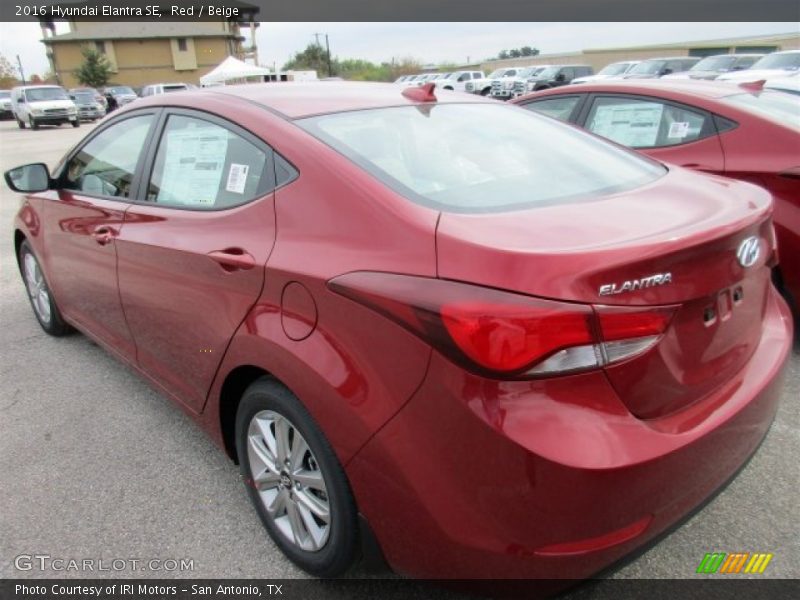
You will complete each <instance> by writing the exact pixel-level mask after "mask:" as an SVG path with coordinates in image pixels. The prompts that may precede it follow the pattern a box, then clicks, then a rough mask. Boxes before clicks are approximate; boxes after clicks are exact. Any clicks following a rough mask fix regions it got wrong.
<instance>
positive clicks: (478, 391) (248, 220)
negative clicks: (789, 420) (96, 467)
mask: <svg viewBox="0 0 800 600" xmlns="http://www.w3.org/2000/svg"><path fill="white" fill-rule="evenodd" d="M6 181H7V182H8V184H9V186H10V187H11V188H12V189H14V190H16V191H18V192H22V193H24V194H25V197H24V198H23V201H22V206H21V209H20V211H19V213H18V216H17V218H16V220H15V228H14V243H15V246H16V250H17V256H18V258H19V266H20V272H21V274H22V277H23V281H24V282H25V285H26V288H27V291H28V295H29V297H30V301H31V305H32V307H33V312H34V315H35V316H36V318H37V319H38V321H39V323H40V324H41V326H42V327H43V329H44V330H45V331H46V332H47V333H49V334H52V335H56V336H58V335H63V334H65V333H67V332H68V331H69V329H70V328H71V327H74V328H76V329H78V330H80V331H82V332H84V333H85V334H86V335H88V336H90V337H91V338H92V339H94V340H96V341H97V342H99V343H100V344H102V345H103V346H104V347H106V348H107V349H108V350H109V351H111V352H113V353H114V354H115V355H116V356H117V357H118V358H119V359H120V360H122V361H124V362H125V363H127V364H129V365H131V366H132V368H134V369H135V370H136V371H138V372H139V373H140V374H141V375H142V376H144V377H145V378H146V379H147V380H149V381H150V382H152V383H153V385H155V386H157V388H158V389H160V390H162V391H163V392H164V393H165V394H166V395H167V396H169V397H170V398H171V399H172V400H174V401H175V402H176V403H178V404H179V405H180V406H181V407H182V408H183V409H184V410H185V411H186V412H187V413H188V414H189V415H191V416H192V417H193V418H194V419H196V421H198V422H199V423H200V424H201V426H202V427H203V428H204V429H205V430H206V431H208V432H209V433H210V435H211V436H212V437H213V439H214V440H215V441H216V442H218V443H219V445H220V446H221V447H222V448H224V449H225V450H226V451H227V452H228V453H229V455H230V456H231V457H232V458H233V459H234V460H237V461H238V462H239V463H240V468H241V471H242V475H243V477H244V479H245V481H246V482H247V484H248V485H247V490H248V493H249V494H250V497H251V499H252V501H253V504H254V506H255V509H256V510H257V512H258V514H259V516H260V517H261V519H262V521H263V523H264V525H265V527H266V529H267V531H268V532H269V534H270V535H271V536H272V538H273V540H274V541H275V543H276V544H277V545H278V546H279V547H280V548H281V549H282V550H283V552H285V553H286V555H287V556H289V557H290V558H291V559H292V560H293V561H295V562H296V563H297V564H298V565H300V566H301V567H302V568H304V569H306V570H307V571H309V572H310V573H313V574H316V575H321V576H335V575H339V574H341V573H343V572H344V571H345V570H346V569H347V568H348V567H349V566H350V565H351V564H352V563H353V562H354V561H355V560H356V558H357V557H358V555H359V553H360V552H361V551H362V548H368V547H371V546H374V544H369V543H364V542H362V540H365V539H366V540H377V547H379V548H380V550H381V551H382V555H383V556H385V558H386V559H387V560H388V563H389V564H390V565H391V566H392V567H393V568H394V569H396V570H397V571H399V572H401V573H405V574H408V575H413V576H417V577H429V578H439V577H448V578H459V579H473V578H583V577H588V576H590V575H592V574H593V573H596V572H597V571H598V570H600V569H602V568H604V567H606V566H607V565H609V564H611V563H613V562H614V561H616V560H617V559H619V558H620V557H622V556H624V555H625V554H627V553H629V552H630V551H632V550H633V549H635V548H637V547H640V546H641V545H642V544H644V543H645V542H647V541H648V540H652V539H653V538H654V537H655V536H657V535H658V534H659V533H661V532H663V531H664V530H665V529H667V528H668V527H670V526H671V525H673V524H674V523H676V522H677V521H679V520H680V519H681V518H682V517H683V516H684V515H686V514H687V513H688V512H689V511H691V510H692V509H694V508H695V507H696V506H698V505H699V504H700V503H701V502H702V501H703V500H705V499H706V498H708V497H709V495H711V494H712V493H713V492H714V491H715V490H717V489H719V488H720V486H722V485H723V484H724V483H725V482H726V481H727V480H728V479H729V478H730V477H732V476H733V474H734V473H735V472H736V471H737V470H738V469H739V468H740V467H741V466H742V465H743V463H744V462H745V461H746V460H747V458H748V457H749V456H751V454H752V453H753V452H754V451H755V449H756V448H757V446H758V445H759V443H760V441H761V440H762V439H763V437H764V435H765V434H766V432H767V430H768V428H769V426H770V423H771V422H772V420H773V417H774V415H775V411H776V409H777V402H778V397H779V389H780V385H781V375H782V372H783V367H784V365H785V363H786V359H787V356H788V353H789V352H790V346H791V327H792V326H791V316H790V313H789V310H788V307H787V305H786V303H785V302H784V300H783V299H782V298H781V297H780V296H779V295H778V294H777V292H776V291H775V288H774V287H773V285H772V283H771V281H770V270H771V268H772V266H773V265H774V263H775V259H776V257H775V252H776V249H775V244H774V239H773V236H772V202H771V199H770V197H769V194H768V193H767V192H765V191H764V190H762V189H761V188H758V187H756V186H754V185H750V184H748V183H744V182H741V181H736V180H732V179H727V178H722V177H716V176H709V175H701V174H698V173H695V172H692V171H690V170H687V169H681V168H677V167H665V166H663V165H662V164H660V163H658V162H656V161H653V160H651V159H649V158H647V157H644V156H641V155H639V154H637V153H635V152H632V151H630V150H628V149H625V148H621V147H619V146H616V145H614V144H610V143H608V142H607V141H605V140H601V139H599V138H597V137H595V136H591V135H588V134H587V133H585V132H583V131H580V130H578V129H577V128H574V127H571V126H568V125H565V124H563V123H560V122H558V121H555V120H553V119H549V118H545V117H542V116H540V115H536V114H532V113H530V112H528V111H525V110H522V109H520V108H519V107H516V106H510V105H505V104H501V103H498V102H495V101H493V100H489V99H486V98H482V97H480V96H472V95H465V94H442V97H441V98H440V99H437V98H436V97H435V96H434V95H433V84H428V85H426V86H423V87H420V88H416V87H415V88H408V89H405V90H401V89H398V88H397V86H394V85H382V84H355V83H322V84H311V83H303V84H297V85H294V84H284V85H270V84H265V85H244V86H229V87H224V88H214V89H213V90H205V91H189V92H181V93H176V94H166V95H162V96H156V97H151V98H146V99H142V100H140V101H137V102H136V103H135V104H132V105H130V106H126V107H124V108H122V109H121V110H119V111H116V112H114V113H113V114H112V116H111V117H110V118H108V119H106V120H104V121H103V122H102V123H101V124H100V125H99V126H98V127H97V128H96V129H94V130H93V131H92V132H91V133H90V134H89V135H88V137H87V138H86V139H85V140H84V141H83V142H81V143H79V144H78V145H77V146H76V147H75V148H74V149H73V150H71V151H70V152H69V154H68V155H67V156H66V157H65V158H64V160H63V161H62V162H61V163H60V164H59V165H58V166H57V167H56V169H55V171H54V173H52V174H51V173H49V172H48V170H47V167H45V166H44V165H42V164H34V165H27V166H24V167H19V168H17V169H13V170H11V171H9V172H7V173H6ZM86 418H87V419H91V418H93V416H92V415H90V414H88V415H86ZM131 435H136V432H131ZM709 457H713V460H710V459H709ZM187 510H189V507H187Z"/></svg>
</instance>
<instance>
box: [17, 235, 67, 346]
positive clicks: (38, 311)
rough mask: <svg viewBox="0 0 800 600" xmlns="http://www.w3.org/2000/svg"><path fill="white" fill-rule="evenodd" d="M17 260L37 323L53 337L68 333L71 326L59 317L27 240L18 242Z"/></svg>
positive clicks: (37, 261)
mask: <svg viewBox="0 0 800 600" xmlns="http://www.w3.org/2000/svg"><path fill="white" fill-rule="evenodd" d="M18 260H19V268H20V271H21V273H22V279H23V281H24V282H25V288H26V289H27V291H28V299H29V300H30V302H31V307H32V308H33V314H34V315H35V316H36V320H37V321H39V325H41V326H42V329H44V330H45V332H47V333H49V334H50V335H52V336H55V337H60V336H62V335H66V334H67V333H69V332H70V331H71V327H70V326H69V325H67V324H66V323H65V322H64V319H63V318H62V317H61V313H60V312H59V310H58V306H56V303H55V301H54V300H53V294H52V292H51V291H50V287H49V286H48V285H47V281H46V280H45V278H44V273H42V268H41V267H40V266H39V260H38V259H37V258H36V255H35V254H34V253H33V250H32V249H31V247H30V244H28V242H27V240H26V241H24V242H22V244H20V247H19V256H18Z"/></svg>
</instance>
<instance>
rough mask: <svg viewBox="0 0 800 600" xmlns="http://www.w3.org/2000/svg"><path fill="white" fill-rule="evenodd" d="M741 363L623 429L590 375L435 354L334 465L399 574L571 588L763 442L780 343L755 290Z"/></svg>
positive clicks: (692, 503) (784, 340) (777, 313)
mask: <svg viewBox="0 0 800 600" xmlns="http://www.w3.org/2000/svg"><path fill="white" fill-rule="evenodd" d="M768 305H769V306H768V309H767V315H766V318H765V324H764V332H763V336H762V339H761V341H760V343H759V346H758V348H757V350H756V351H755V353H754V355H753V357H752V358H751V360H750V362H749V363H748V364H747V365H746V366H745V367H744V368H743V369H742V370H741V371H740V372H739V373H738V374H737V375H736V376H735V377H734V378H732V380H731V381H730V382H728V384H727V385H726V386H725V387H724V388H722V389H720V390H717V391H716V392H715V393H714V394H712V395H711V396H710V397H708V398H705V399H704V400H702V401H700V402H698V403H696V404H694V405H692V406H690V407H688V408H686V409H684V410H682V411H680V412H679V413H675V414H673V415H670V416H669V417H665V418H662V419H657V420H651V421H642V420H639V419H637V418H635V417H634V416H633V415H631V414H630V412H629V411H628V410H627V409H626V408H625V407H624V405H623V404H622V403H621V402H620V401H619V399H618V398H617V397H616V394H615V393H614V392H613V390H612V389H611V387H610V385H609V384H608V382H607V380H606V379H605V377H604V375H603V374H602V373H598V372H593V373H586V374H581V375H573V376H566V377H558V378H552V379H548V380H540V381H533V382H530V381H529V382H499V381H491V380H486V379H482V378H479V377H475V376H473V375H469V374H467V373H465V372H463V371H461V370H460V369H458V368H457V367H455V366H453V365H452V364H451V363H449V362H448V361H446V360H445V359H443V358H442V357H441V356H440V355H438V354H436V353H434V355H433V358H432V361H431V364H430V368H429V371H428V375H427V377H426V380H425V381H424V382H423V384H422V385H421V387H420V389H419V390H418V391H417V393H416V394H415V395H414V397H413V398H412V399H411V400H410V401H409V403H408V404H407V405H406V406H405V407H404V408H403V409H402V410H401V411H400V412H399V413H398V414H397V415H396V416H395V417H394V418H393V419H392V420H391V421H390V422H389V423H388V424H387V425H386V426H384V427H383V428H382V429H381V430H380V431H379V432H378V433H377V434H376V435H375V436H374V437H373V438H372V440H370V442H369V443H367V444H366V445H365V447H364V448H363V449H362V450H361V451H360V453H359V454H357V455H356V457H355V458H354V459H353V460H352V461H350V463H349V464H348V465H347V471H348V475H349V477H350V480H351V483H352V486H353V490H354V493H355V495H356V498H357V501H358V503H359V508H360V510H361V512H362V513H363V514H365V515H366V517H367V519H368V520H369V522H370V524H371V526H372V528H373V530H374V532H375V535H376V537H377V539H378V540H379V542H380V544H381V547H382V550H383V552H384V554H385V556H386V558H387V560H388V562H389V564H390V565H392V567H393V568H394V569H395V570H397V571H398V572H401V573H405V574H408V575H413V576H415V577H423V578H454V579H474V578H493V579H500V578H521V579H530V578H548V579H552V578H568V579H582V578H586V577H589V576H591V575H592V574H595V573H597V572H598V571H600V570H602V569H603V568H605V567H607V566H609V565H611V564H612V563H614V562H616V561H617V560H619V559H620V558H621V557H623V556H625V555H626V554H628V553H630V552H631V551H633V550H634V549H636V548H637V547H639V546H641V545H643V544H645V543H646V542H647V541H649V540H651V539H653V538H654V537H655V536H657V535H658V534H659V533H661V532H663V531H664V530H666V529H667V528H669V527H670V526H671V525H673V524H675V523H676V522H678V521H679V520H680V519H681V518H682V517H683V516H685V515H686V514H687V513H689V512H690V511H691V510H692V509H694V508H695V507H697V506H698V505H700V504H701V503H702V502H703V501H704V500H705V499H707V498H708V497H709V496H710V495H711V494H713V492H714V491H715V490H717V489H718V488H719V487H720V486H722V485H723V484H724V483H725V482H726V481H728V480H729V478H730V477H731V476H732V475H733V474H734V473H735V472H736V471H737V470H738V469H739V468H740V467H741V465H743V464H744V463H745V461H746V460H747V459H748V458H749V456H750V455H751V454H752V453H753V452H754V451H755V449H756V448H757V447H758V445H759V443H760V442H761V440H762V439H763V437H764V436H765V434H766V432H767V430H768V429H769V426H770V424H771V423H772V420H773V418H774V415H775V412H776V410H777V405H778V398H779V392H780V386H781V380H782V373H783V368H784V365H785V363H786V359H787V357H788V355H789V352H790V348H791V340H792V323H791V316H790V314H789V311H788V308H787V306H786V304H785V302H784V301H783V300H782V299H781V298H779V296H778V295H777V294H776V293H774V291H773V292H772V293H770V295H769V300H768Z"/></svg>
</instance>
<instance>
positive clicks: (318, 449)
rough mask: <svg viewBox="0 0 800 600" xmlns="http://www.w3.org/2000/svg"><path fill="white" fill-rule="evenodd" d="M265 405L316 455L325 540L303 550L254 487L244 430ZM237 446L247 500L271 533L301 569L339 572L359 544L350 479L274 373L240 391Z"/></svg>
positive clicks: (325, 573)
mask: <svg viewBox="0 0 800 600" xmlns="http://www.w3.org/2000/svg"><path fill="white" fill-rule="evenodd" d="M264 411H271V412H273V413H277V414H278V415H280V416H281V417H283V418H285V419H288V421H289V422H290V424H291V425H292V426H293V427H294V428H295V430H296V431H297V432H299V433H300V435H301V436H302V437H303V439H305V441H306V443H307V444H308V448H309V449H310V455H309V456H311V457H312V458H314V459H315V461H316V464H317V465H318V469H319V472H320V473H321V474H322V476H323V478H324V482H325V487H326V492H327V495H326V501H327V502H328V504H329V514H330V519H329V533H328V537H327V541H325V543H324V544H323V545H322V547H321V548H320V549H318V550H316V551H307V550H304V549H302V548H301V547H299V546H298V545H297V544H296V543H295V542H294V541H291V540H289V539H288V537H287V536H286V534H284V533H283V532H282V531H281V530H280V529H279V528H278V526H277V525H276V524H275V521H274V520H273V519H272V517H270V516H269V513H268V512H267V510H266V507H265V506H264V503H263V501H262V499H261V496H260V492H259V491H258V490H257V489H256V486H255V483H254V480H253V473H252V472H251V468H250V457H249V453H248V430H249V428H250V424H251V421H252V420H253V419H254V417H255V416H256V415H257V414H259V413H261V414H264ZM236 451H237V454H238V457H239V468H240V471H241V474H242V477H243V478H244V480H245V484H246V485H247V491H248V494H249V496H250V500H251V501H252V502H253V506H254V507H255V509H256V512H257V513H258V516H259V517H260V518H261V521H262V523H263V524H264V527H265V528H266V530H267V532H268V533H269V535H270V537H271V538H272V540H273V541H274V542H275V543H276V544H277V545H278V547H279V548H280V549H281V550H282V551H283V553H284V554H285V555H286V556H287V557H288V558H289V559H290V560H291V561H292V562H294V563H295V564H296V565H297V566H299V567H300V568H301V569H303V570H304V571H306V572H308V573H310V574H311V575H315V576H317V577H338V576H340V575H342V574H343V573H345V572H346V571H347V570H348V569H349V568H350V567H351V566H352V565H353V563H354V562H355V560H356V558H357V554H358V547H359V529H358V512H357V509H356V505H355V501H354V499H353V494H352V491H351V490H350V484H349V482H348V481H347V476H346V475H345V473H344V469H343V468H342V465H341V464H340V463H339V460H338V458H336V455H335V454H334V452H333V449H332V448H331V446H330V444H329V443H328V440H327V439H326V438H325V436H324V434H323V433H322V431H321V430H320V428H319V426H318V425H317V424H316V422H315V421H314V419H313V417H312V416H311V415H310V414H309V413H308V411H307V410H306V408H305V407H304V406H303V405H302V404H301V403H300V401H299V400H298V399H297V398H296V397H295V396H294V394H292V392H290V391H289V390H288V389H287V388H286V387H284V386H283V385H282V384H280V383H279V382H277V381H275V380H274V379H272V378H269V377H264V378H261V379H259V380H258V381H256V382H255V383H253V384H252V385H251V386H250V387H248V388H247V390H246V391H245V393H244V395H243V396H242V400H241V402H240V404H239V408H238V411H237V414H236ZM276 462H277V461H276ZM289 487H291V486H289ZM287 493H290V494H291V493H293V492H292V491H288V492H287Z"/></svg>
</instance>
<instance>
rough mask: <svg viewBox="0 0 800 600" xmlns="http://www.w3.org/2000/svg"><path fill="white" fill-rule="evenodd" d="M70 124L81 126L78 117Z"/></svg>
mask: <svg viewBox="0 0 800 600" xmlns="http://www.w3.org/2000/svg"><path fill="white" fill-rule="evenodd" d="M72 126H73V127H80V126H81V122H80V119H75V120H74V121H73V122H72Z"/></svg>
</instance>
